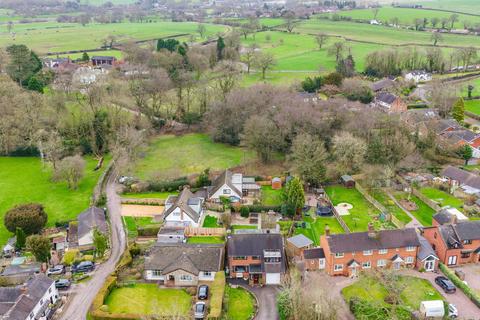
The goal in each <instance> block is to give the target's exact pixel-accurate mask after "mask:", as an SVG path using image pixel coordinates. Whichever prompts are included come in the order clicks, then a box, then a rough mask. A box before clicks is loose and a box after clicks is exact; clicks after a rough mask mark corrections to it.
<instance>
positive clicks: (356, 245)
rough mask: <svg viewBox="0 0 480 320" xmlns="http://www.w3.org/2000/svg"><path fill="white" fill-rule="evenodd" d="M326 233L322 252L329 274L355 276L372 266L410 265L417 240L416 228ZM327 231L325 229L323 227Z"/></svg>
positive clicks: (394, 267)
mask: <svg viewBox="0 0 480 320" xmlns="http://www.w3.org/2000/svg"><path fill="white" fill-rule="evenodd" d="M368 228H369V231H368V232H355V233H350V234H333V235H331V234H329V232H326V234H325V235H323V236H321V238H320V245H321V247H322V248H323V251H324V254H325V262H326V265H325V270H326V272H327V273H328V274H329V275H332V276H356V275H357V274H358V271H361V270H368V269H372V268H393V269H400V268H404V267H406V268H413V267H415V265H416V258H417V254H418V252H419V247H420V242H419V239H418V236H417V233H416V232H415V229H413V228H408V229H396V230H381V231H375V230H374V228H373V225H372V224H369V226H368ZM326 231H327V230H326Z"/></svg>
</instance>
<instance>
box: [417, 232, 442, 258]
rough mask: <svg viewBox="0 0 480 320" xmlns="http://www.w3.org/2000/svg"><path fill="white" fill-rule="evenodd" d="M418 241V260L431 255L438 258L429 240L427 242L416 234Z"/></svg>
mask: <svg viewBox="0 0 480 320" xmlns="http://www.w3.org/2000/svg"><path fill="white" fill-rule="evenodd" d="M418 241H419V242H420V248H419V250H418V253H417V258H418V259H419V260H420V261H423V260H424V259H426V258H428V257H430V256H433V257H435V258H437V259H438V257H437V255H436V254H435V250H433V248H432V246H431V245H430V242H428V240H427V239H425V238H424V237H422V236H421V235H418Z"/></svg>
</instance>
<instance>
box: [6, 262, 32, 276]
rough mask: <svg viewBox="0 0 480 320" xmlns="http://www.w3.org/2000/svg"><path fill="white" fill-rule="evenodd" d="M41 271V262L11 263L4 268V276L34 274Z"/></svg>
mask: <svg viewBox="0 0 480 320" xmlns="http://www.w3.org/2000/svg"><path fill="white" fill-rule="evenodd" d="M39 271H40V263H30V264H19V265H9V266H7V267H6V268H5V269H4V270H3V272H2V276H13V275H21V274H34V273H36V272H39Z"/></svg>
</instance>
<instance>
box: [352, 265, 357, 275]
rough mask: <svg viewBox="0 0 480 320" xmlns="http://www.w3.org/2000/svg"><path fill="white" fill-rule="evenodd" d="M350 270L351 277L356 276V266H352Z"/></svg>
mask: <svg viewBox="0 0 480 320" xmlns="http://www.w3.org/2000/svg"><path fill="white" fill-rule="evenodd" d="M351 270H352V277H356V276H357V268H356V267H353V268H351Z"/></svg>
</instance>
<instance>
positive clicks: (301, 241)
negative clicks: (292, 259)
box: [287, 234, 313, 248]
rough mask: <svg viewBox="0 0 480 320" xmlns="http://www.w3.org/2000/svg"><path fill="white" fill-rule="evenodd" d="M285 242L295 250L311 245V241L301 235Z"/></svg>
mask: <svg viewBox="0 0 480 320" xmlns="http://www.w3.org/2000/svg"><path fill="white" fill-rule="evenodd" d="M287 241H288V242H290V243H291V244H293V245H294V246H295V247H297V248H303V247H308V246H310V245H312V244H313V241H312V240H310V239H309V238H307V237H305V236H304V235H303V234H297V235H296V236H293V237H291V238H288V239H287Z"/></svg>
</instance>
